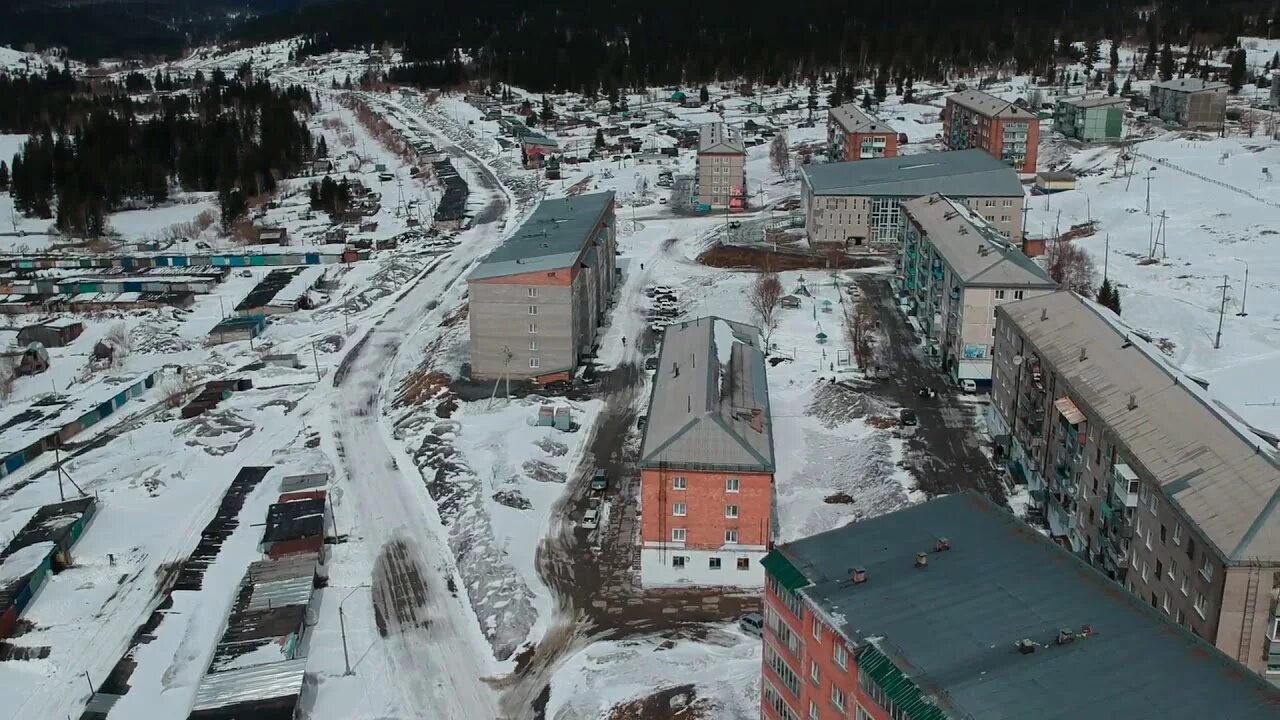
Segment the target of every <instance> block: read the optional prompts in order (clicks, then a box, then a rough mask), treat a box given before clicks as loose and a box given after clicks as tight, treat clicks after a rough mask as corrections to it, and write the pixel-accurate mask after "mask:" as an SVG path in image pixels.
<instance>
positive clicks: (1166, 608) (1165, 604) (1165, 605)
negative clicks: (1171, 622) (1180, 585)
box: [1160, 590, 1169, 615]
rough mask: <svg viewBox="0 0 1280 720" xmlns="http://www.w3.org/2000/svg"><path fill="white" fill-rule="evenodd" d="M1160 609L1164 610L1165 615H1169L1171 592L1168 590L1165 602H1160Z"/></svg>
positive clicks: (1165, 594)
mask: <svg viewBox="0 0 1280 720" xmlns="http://www.w3.org/2000/svg"><path fill="white" fill-rule="evenodd" d="M1160 609H1162V610H1164V614H1165V615H1168V614H1169V592H1168V591H1167V590H1166V591H1165V593H1164V600H1162V601H1160Z"/></svg>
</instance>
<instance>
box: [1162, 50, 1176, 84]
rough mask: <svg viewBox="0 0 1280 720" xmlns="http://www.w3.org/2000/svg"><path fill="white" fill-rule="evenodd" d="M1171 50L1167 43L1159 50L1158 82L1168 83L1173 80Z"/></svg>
mask: <svg viewBox="0 0 1280 720" xmlns="http://www.w3.org/2000/svg"><path fill="white" fill-rule="evenodd" d="M1173 69H1174V65H1173V48H1171V47H1169V43H1165V44H1164V47H1162V48H1160V81H1161V82H1168V81H1169V80H1172V79H1173Z"/></svg>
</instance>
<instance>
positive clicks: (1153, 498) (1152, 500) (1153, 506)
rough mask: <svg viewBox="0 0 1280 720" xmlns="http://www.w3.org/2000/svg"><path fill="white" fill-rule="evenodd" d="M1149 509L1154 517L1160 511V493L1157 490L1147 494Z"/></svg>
mask: <svg viewBox="0 0 1280 720" xmlns="http://www.w3.org/2000/svg"><path fill="white" fill-rule="evenodd" d="M1147 509H1148V510H1150V511H1151V514H1152V515H1155V514H1156V513H1157V512H1158V511H1159V510H1160V493H1158V492H1156V491H1155V490H1152V491H1151V492H1150V493H1147Z"/></svg>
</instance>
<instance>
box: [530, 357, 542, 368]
mask: <svg viewBox="0 0 1280 720" xmlns="http://www.w3.org/2000/svg"><path fill="white" fill-rule="evenodd" d="M539 364H541V361H540V360H538V358H529V367H530V368H532V369H535V370H536V369H537V368H538V365H539Z"/></svg>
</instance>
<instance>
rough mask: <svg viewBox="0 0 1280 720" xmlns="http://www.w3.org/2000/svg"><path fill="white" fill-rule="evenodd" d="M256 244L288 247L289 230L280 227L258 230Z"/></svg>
mask: <svg viewBox="0 0 1280 720" xmlns="http://www.w3.org/2000/svg"><path fill="white" fill-rule="evenodd" d="M258 243H259V244H262V245H288V244H289V230H288V229H287V228H282V227H264V228H258Z"/></svg>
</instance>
